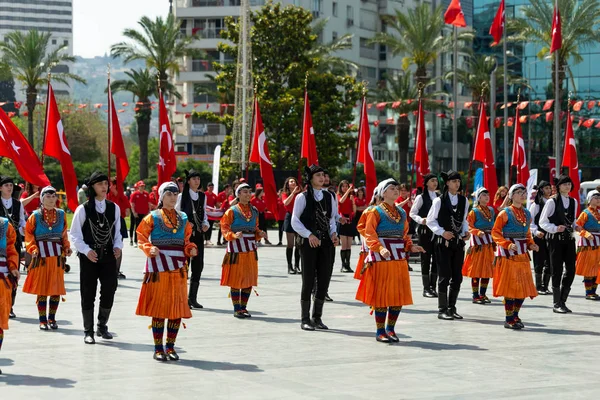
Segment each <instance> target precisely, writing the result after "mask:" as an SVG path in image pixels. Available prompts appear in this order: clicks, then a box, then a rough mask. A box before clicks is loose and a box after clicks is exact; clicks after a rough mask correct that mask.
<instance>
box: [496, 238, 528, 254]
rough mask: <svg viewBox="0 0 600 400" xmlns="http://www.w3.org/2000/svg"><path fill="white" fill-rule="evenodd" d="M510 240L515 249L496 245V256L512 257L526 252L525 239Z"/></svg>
mask: <svg viewBox="0 0 600 400" xmlns="http://www.w3.org/2000/svg"><path fill="white" fill-rule="evenodd" d="M510 241H511V242H513V243H514V244H516V245H517V251H513V250H507V249H505V248H504V247H502V246H496V257H512V256H515V255H517V254H528V253H527V239H510Z"/></svg>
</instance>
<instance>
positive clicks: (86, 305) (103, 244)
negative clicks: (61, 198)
mask: <svg viewBox="0 0 600 400" xmlns="http://www.w3.org/2000/svg"><path fill="white" fill-rule="evenodd" d="M104 181H108V177H107V176H106V175H105V174H102V173H99V172H94V173H93V174H92V175H91V176H90V178H89V179H88V181H87V186H88V191H89V195H88V198H89V200H88V201H86V202H85V203H83V204H82V205H80V206H79V207H77V209H76V210H75V214H74V215H73V221H72V223H71V231H70V235H71V243H72V244H73V245H74V246H75V248H76V249H77V252H78V257H79V265H80V290H81V312H82V315H83V328H84V332H85V338H84V341H85V343H87V344H94V343H95V342H96V341H95V340H94V305H95V301H96V291H97V289H98V281H100V307H99V310H98V324H97V335H98V336H101V337H102V338H103V339H112V338H113V336H112V335H111V334H110V332H109V331H108V327H107V325H106V324H107V322H108V319H109V317H110V312H111V309H112V306H113V302H114V298H115V291H116V290H117V259H116V257H115V253H114V251H115V250H116V249H122V248H123V239H122V237H121V213H120V210H119V207H117V206H116V204H115V203H113V202H112V201H109V200H106V199H103V200H98V199H97V198H96V192H95V190H94V187H93V185H94V184H96V183H100V182H104ZM92 251H93V252H95V253H96V255H97V256H98V260H97V261H96V262H93V261H91V260H90V258H88V254H90V252H92Z"/></svg>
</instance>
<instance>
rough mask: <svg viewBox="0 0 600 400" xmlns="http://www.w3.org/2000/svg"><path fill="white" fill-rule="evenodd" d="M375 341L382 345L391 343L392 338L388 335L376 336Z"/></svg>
mask: <svg viewBox="0 0 600 400" xmlns="http://www.w3.org/2000/svg"><path fill="white" fill-rule="evenodd" d="M375 340H377V341H378V342H381V343H390V342H391V340H390V337H389V336H388V335H386V334H385V333H382V334H381V335H377V336H375Z"/></svg>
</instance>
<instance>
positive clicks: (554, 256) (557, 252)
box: [540, 175, 577, 314]
mask: <svg viewBox="0 0 600 400" xmlns="http://www.w3.org/2000/svg"><path fill="white" fill-rule="evenodd" d="M566 183H571V185H572V184H573V182H572V181H571V178H569V177H568V176H566V175H561V176H560V177H559V178H558V181H557V183H556V187H557V190H558V189H559V188H560V186H561V185H563V184H566ZM576 212H577V200H575V199H574V198H572V197H569V196H568V195H566V196H565V195H563V194H560V190H558V193H557V194H556V196H554V197H552V198H551V199H550V200H548V201H547V202H546V204H545V205H544V208H543V209H542V215H541V216H540V226H541V227H542V229H543V230H545V231H546V232H547V234H546V244H547V245H548V253H549V256H550V268H551V269H552V294H553V297H554V298H553V300H554V308H553V310H552V311H553V312H555V313H559V314H566V313H569V312H571V310H570V309H569V308H568V307H567V305H566V303H567V299H568V298H569V292H570V291H571V285H572V284H573V279H575V259H576V258H577V252H576V249H575V238H574V237H573V231H574V229H575V226H576V225H575V222H576ZM559 226H564V227H565V228H566V229H565V230H564V231H562V232H559V231H558V229H559ZM563 266H564V267H563ZM563 271H564V275H563Z"/></svg>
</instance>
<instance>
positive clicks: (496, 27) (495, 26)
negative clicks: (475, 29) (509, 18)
mask: <svg viewBox="0 0 600 400" xmlns="http://www.w3.org/2000/svg"><path fill="white" fill-rule="evenodd" d="M505 23H506V20H505V16H504V0H500V6H499V7H498V11H496V16H495V17H494V22H492V26H490V35H492V37H493V38H494V41H493V42H492V44H491V45H490V46H495V45H497V44H498V43H500V39H502V34H503V33H504V24H505Z"/></svg>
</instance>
